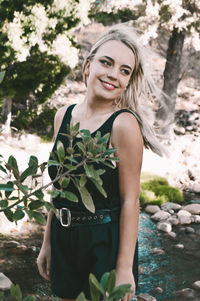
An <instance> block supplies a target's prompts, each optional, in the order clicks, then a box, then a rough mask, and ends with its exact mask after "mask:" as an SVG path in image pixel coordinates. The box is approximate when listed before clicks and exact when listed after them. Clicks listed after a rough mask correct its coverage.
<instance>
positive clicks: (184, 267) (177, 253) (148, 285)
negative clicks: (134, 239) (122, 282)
mask: <svg viewBox="0 0 200 301" xmlns="http://www.w3.org/2000/svg"><path fill="white" fill-rule="evenodd" d="M186 226H187V225H186ZM189 226H191V227H193V228H194V229H195V231H196V230H199V229H200V225H194V224H191V225H189ZM181 228H183V226H175V228H174V229H173V231H175V232H176V233H177V238H176V239H175V240H174V239H172V238H169V237H168V235H166V234H165V233H164V232H160V231H157V230H156V223H154V222H153V221H152V220H151V219H150V217H149V215H148V214H146V213H143V212H142V213H141V214H140V226H139V266H140V268H141V269H142V273H141V274H140V276H139V291H138V293H140V292H141V293H146V294H150V295H152V296H154V297H156V299H157V300H160V301H161V300H162V301H164V300H165V301H169V300H170V301H171V300H174V301H176V300H179V299H177V297H173V292H175V291H177V290H181V289H183V288H191V284H192V283H193V282H194V281H197V280H200V235H195V234H186V233H185V232H183V231H182V230H181ZM177 243H182V244H184V246H185V248H184V250H180V249H176V248H175V247H174V246H175V245H176V244H177ZM153 248H159V249H162V250H164V251H165V252H164V254H152V249H153ZM156 287H161V288H162V289H163V293H162V294H159V293H156V292H155V288H156ZM199 296H200V294H199ZM199 300H200V299H199Z"/></svg>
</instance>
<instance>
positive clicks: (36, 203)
mask: <svg viewBox="0 0 200 301" xmlns="http://www.w3.org/2000/svg"><path fill="white" fill-rule="evenodd" d="M43 205H44V202H41V201H38V200H37V201H33V202H31V203H29V205H28V207H29V209H30V210H35V209H38V208H40V207H42V206H43Z"/></svg>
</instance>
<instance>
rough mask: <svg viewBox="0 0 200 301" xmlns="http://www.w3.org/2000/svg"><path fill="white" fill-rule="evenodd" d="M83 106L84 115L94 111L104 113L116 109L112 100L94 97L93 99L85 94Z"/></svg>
mask: <svg viewBox="0 0 200 301" xmlns="http://www.w3.org/2000/svg"><path fill="white" fill-rule="evenodd" d="M83 107H84V110H85V113H86V117H89V116H91V115H92V114H94V113H95V114H98V115H101V114H102V115H104V114H108V113H112V112H114V111H116V105H115V103H114V101H113V100H109V99H96V98H95V100H93V99H91V98H88V97H87V95H86V98H85V100H84V102H83Z"/></svg>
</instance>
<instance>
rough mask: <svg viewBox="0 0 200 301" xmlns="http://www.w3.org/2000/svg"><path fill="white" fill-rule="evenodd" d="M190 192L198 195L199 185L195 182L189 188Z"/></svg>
mask: <svg viewBox="0 0 200 301" xmlns="http://www.w3.org/2000/svg"><path fill="white" fill-rule="evenodd" d="M190 191H192V192H194V193H200V184H199V183H196V182H195V183H194V184H193V185H192V186H191V187H190Z"/></svg>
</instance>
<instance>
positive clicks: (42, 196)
mask: <svg viewBox="0 0 200 301" xmlns="http://www.w3.org/2000/svg"><path fill="white" fill-rule="evenodd" d="M34 195H35V196H36V197H37V198H38V199H39V200H40V201H43V198H44V193H43V192H42V190H41V189H39V190H36V191H35V193H34Z"/></svg>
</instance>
